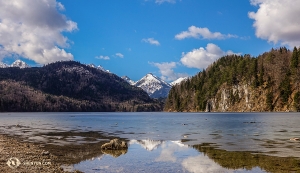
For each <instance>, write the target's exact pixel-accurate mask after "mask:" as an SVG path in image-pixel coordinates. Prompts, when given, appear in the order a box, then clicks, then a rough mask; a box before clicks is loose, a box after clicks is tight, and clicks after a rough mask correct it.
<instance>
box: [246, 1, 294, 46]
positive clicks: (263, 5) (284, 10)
mask: <svg viewBox="0 0 300 173" xmlns="http://www.w3.org/2000/svg"><path fill="white" fill-rule="evenodd" d="M251 4H252V5H254V6H258V10H257V11H256V12H249V13H248V16H249V18H251V19H253V20H254V23H253V27H254V28H255V34H256V37H258V38H261V39H264V40H268V41H269V42H273V43H275V44H276V43H278V42H279V43H281V44H283V45H289V46H291V47H293V46H300V18H299V14H300V8H299V6H300V1H291V0H251Z"/></svg>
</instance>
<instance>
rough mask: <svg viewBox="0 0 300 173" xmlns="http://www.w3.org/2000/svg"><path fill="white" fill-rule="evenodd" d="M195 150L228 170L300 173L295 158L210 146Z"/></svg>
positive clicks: (199, 147)
mask: <svg viewBox="0 0 300 173" xmlns="http://www.w3.org/2000/svg"><path fill="white" fill-rule="evenodd" d="M193 148H194V149H196V150H198V151H199V152H201V153H204V154H205V155H206V156H208V157H209V158H210V159H211V160H213V161H214V162H215V163H217V164H218V165H220V166H222V167H223V168H227V169H235V170H236V169H246V170H251V169H255V168H257V167H259V168H261V169H263V170H265V171H266V172H300V165H299V160H298V159H296V158H293V157H276V156H268V155H263V154H252V153H251V152H246V151H226V150H221V149H216V148H214V147H212V146H210V145H208V144H206V145H204V144H203V145H194V146H193ZM187 161H188V160H187ZM190 161H193V160H189V161H188V162H190ZM188 162H187V163H183V164H187V166H188ZM193 171H195V170H193ZM195 172H197V171H195Z"/></svg>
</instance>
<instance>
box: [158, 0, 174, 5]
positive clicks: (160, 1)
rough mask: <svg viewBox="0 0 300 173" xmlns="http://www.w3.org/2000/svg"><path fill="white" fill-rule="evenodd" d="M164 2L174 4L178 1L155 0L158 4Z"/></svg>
mask: <svg viewBox="0 0 300 173" xmlns="http://www.w3.org/2000/svg"><path fill="white" fill-rule="evenodd" d="M164 2H168V3H172V4H174V3H176V0H155V3H157V4H162V3H164Z"/></svg>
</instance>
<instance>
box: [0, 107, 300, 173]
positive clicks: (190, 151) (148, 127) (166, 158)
mask: <svg viewBox="0 0 300 173" xmlns="http://www.w3.org/2000/svg"><path fill="white" fill-rule="evenodd" d="M299 124H300V114H297V113H2V114H0V133H4V134H10V135H12V136H19V137H21V138H22V140H23V141H27V142H36V143H41V144H45V145H55V146H62V147H63V146H68V145H74V144H75V145H79V146H82V147H83V148H84V147H86V145H88V144H95V146H96V147H97V144H99V145H100V144H101V143H103V142H104V141H109V139H111V138H114V137H117V138H122V139H124V140H126V141H128V143H129V144H130V145H129V148H128V150H126V151H123V152H121V153H104V152H102V151H101V150H100V146H99V150H97V148H96V149H95V150H89V151H85V152H83V153H81V154H78V159H77V160H76V161H70V163H68V164H67V165H65V166H64V168H65V169H71V170H74V169H78V170H81V171H84V172H276V169H275V168H273V167H275V166H273V167H272V165H271V167H272V169H271V168H269V167H268V166H264V165H266V164H272V163H265V164H264V165H261V164H260V162H262V161H261V160H260V161H259V162H257V163H256V160H257V158H260V159H266V158H265V157H267V159H269V160H270V159H275V161H273V162H276V160H280V159H281V158H287V157H295V158H296V159H294V160H291V163H294V162H295V163H296V164H295V165H296V167H295V166H293V165H291V166H290V167H291V168H290V169H291V170H295V169H296V168H297V164H298V160H299V159H300V147H299V144H300V143H299V141H297V140H296V141H293V140H290V139H292V138H296V137H300V127H299V126H298V125H299ZM206 148H209V151H208V150H207V149H206ZM87 153H88V154H87ZM251 153H252V154H251ZM256 153H259V156H258V155H257V154H256ZM219 154H220V155H219ZM68 155H71V154H70V153H69V154H68ZM73 155H75V156H76V154H73ZM240 155H243V158H237V157H239V156H240ZM261 155H262V156H261ZM79 156H80V158H79ZM225 156H226V157H225ZM229 156H230V157H233V158H232V159H236V160H234V161H233V162H232V163H227V162H225V161H226V160H224V159H228V158H227V157H229ZM246 156H247V157H246ZM66 157H67V156H66ZM252 158H255V159H254V160H253V159H252ZM245 159H246V160H251V162H250V161H249V162H245V163H243V164H244V166H243V164H242V165H239V164H237V163H236V162H238V163H240V162H244V161H242V160H245ZM279 163H280V161H279ZM299 163H300V162H299ZM247 166H248V167H247ZM277 166H278V165H277ZM287 169H288V168H287ZM273 170H275V171H273ZM277 172H278V170H277Z"/></svg>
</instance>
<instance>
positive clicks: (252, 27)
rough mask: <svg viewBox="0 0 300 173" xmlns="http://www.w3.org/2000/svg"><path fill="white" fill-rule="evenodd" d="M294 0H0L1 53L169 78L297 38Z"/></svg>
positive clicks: (37, 62)
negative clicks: (223, 57) (217, 61)
mask: <svg viewBox="0 0 300 173" xmlns="http://www.w3.org/2000/svg"><path fill="white" fill-rule="evenodd" d="M299 6H300V1H293V0H230V1H225V0H89V1H86V0H76V1H74V0H9V1H8V0H0V61H2V62H4V63H7V64H10V63H12V62H13V61H15V60H16V59H21V60H23V61H25V62H27V63H28V64H29V65H31V66H42V65H44V64H48V63H51V62H56V61H65V60H74V61H79V62H81V63H84V64H95V65H97V66H98V65H101V66H102V67H104V68H105V69H107V70H109V71H110V72H112V73H115V74H117V75H118V76H120V77H121V76H125V75H126V76H128V77H130V78H131V79H132V80H134V81H137V80H139V79H140V78H142V77H143V76H145V75H146V74H147V73H153V74H154V75H156V76H158V77H161V78H162V79H163V80H165V81H168V82H171V81H174V80H176V79H177V78H179V77H186V76H193V75H195V74H197V73H198V72H199V71H202V70H203V69H205V68H207V66H208V65H209V64H211V63H212V62H214V61H216V60H217V59H218V58H220V57H222V56H225V55H230V54H238V55H244V54H250V55H252V56H254V57H256V56H258V55H260V54H262V53H264V52H266V51H269V50H270V49H271V48H278V47H281V46H286V47H287V48H289V49H293V47H294V46H297V47H298V46H300V18H299V15H300V8H299Z"/></svg>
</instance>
